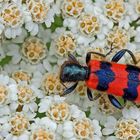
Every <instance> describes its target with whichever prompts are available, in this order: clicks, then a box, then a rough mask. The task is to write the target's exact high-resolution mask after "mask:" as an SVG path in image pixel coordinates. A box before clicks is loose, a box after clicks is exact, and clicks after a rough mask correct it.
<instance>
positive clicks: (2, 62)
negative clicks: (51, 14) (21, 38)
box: [0, 56, 12, 67]
mask: <svg viewBox="0 0 140 140" xmlns="http://www.w3.org/2000/svg"><path fill="white" fill-rule="evenodd" d="M11 59H12V56H6V57H5V58H3V59H2V60H1V61H0V66H2V67H3V66H4V65H6V64H8V63H9V62H10V61H11Z"/></svg>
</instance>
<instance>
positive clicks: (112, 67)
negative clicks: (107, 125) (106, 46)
mask: <svg viewBox="0 0 140 140" xmlns="http://www.w3.org/2000/svg"><path fill="white" fill-rule="evenodd" d="M110 52H111V51H110ZM110 52H109V53H107V54H106V55H105V54H101V53H98V52H88V53H87V55H86V64H87V65H86V66H82V65H80V64H79V62H78V61H77V60H76V58H75V57H74V56H73V55H72V54H69V55H68V56H69V60H68V61H65V62H64V63H63V64H62V66H61V71H60V81H61V83H62V84H63V85H64V83H65V82H75V83H74V84H73V85H72V86H71V87H69V88H67V87H66V90H65V91H64V95H66V94H69V93H71V92H72V91H73V90H74V89H75V88H76V86H77V84H78V82H79V81H85V82H86V86H87V96H88V98H89V100H91V101H93V100H95V99H97V98H98V97H100V96H101V94H99V95H97V96H96V97H94V98H93V95H92V92H91V90H90V89H95V90H98V91H102V92H106V93H107V94H108V98H109V100H110V102H111V103H112V104H113V105H114V106H115V107H117V108H119V109H122V108H123V106H122V105H121V103H120V102H119V101H118V100H117V98H116V97H115V96H121V97H122V98H123V99H124V102H125V103H126V101H127V100H129V101H133V102H140V68H139V67H137V66H134V65H128V64H126V65H125V64H118V63H117V62H118V61H119V60H120V59H121V58H122V57H123V56H124V55H125V53H126V52H127V53H128V54H129V55H130V56H131V57H132V60H133V61H134V64H136V63H137V61H136V58H135V56H134V54H133V53H132V52H131V51H130V50H128V49H122V50H120V51H118V52H117V53H116V54H115V55H114V56H113V58H112V60H111V62H108V61H99V60H92V59H91V54H94V55H100V56H102V57H104V58H105V57H106V56H107V55H109V54H110Z"/></svg>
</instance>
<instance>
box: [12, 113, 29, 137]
mask: <svg viewBox="0 0 140 140" xmlns="http://www.w3.org/2000/svg"><path fill="white" fill-rule="evenodd" d="M10 124H11V133H12V134H13V135H18V136H19V135H21V134H22V133H23V132H24V131H25V130H26V129H27V128H28V126H29V121H28V120H27V118H26V117H25V116H23V115H21V114H17V115H15V116H14V117H13V118H11V120H10Z"/></svg>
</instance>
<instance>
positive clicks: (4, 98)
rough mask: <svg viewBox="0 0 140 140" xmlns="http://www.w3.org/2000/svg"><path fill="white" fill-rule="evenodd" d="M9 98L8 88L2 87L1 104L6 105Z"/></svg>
mask: <svg viewBox="0 0 140 140" xmlns="http://www.w3.org/2000/svg"><path fill="white" fill-rule="evenodd" d="M7 96H8V91H7V88H6V86H3V85H0V104H3V103H5V101H6V99H7Z"/></svg>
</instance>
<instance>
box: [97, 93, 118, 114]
mask: <svg viewBox="0 0 140 140" xmlns="http://www.w3.org/2000/svg"><path fill="white" fill-rule="evenodd" d="M97 94H98V92H97ZM101 94H103V95H102V96H101V97H100V98H99V99H98V106H99V109H100V110H101V111H102V112H103V113H105V114H113V113H115V112H116V111H118V110H116V108H115V107H114V106H113V105H112V104H111V103H110V101H109V99H108V96H107V95H106V94H104V93H101Z"/></svg>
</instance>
